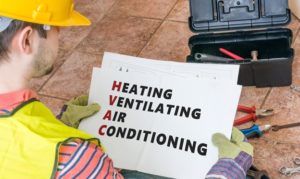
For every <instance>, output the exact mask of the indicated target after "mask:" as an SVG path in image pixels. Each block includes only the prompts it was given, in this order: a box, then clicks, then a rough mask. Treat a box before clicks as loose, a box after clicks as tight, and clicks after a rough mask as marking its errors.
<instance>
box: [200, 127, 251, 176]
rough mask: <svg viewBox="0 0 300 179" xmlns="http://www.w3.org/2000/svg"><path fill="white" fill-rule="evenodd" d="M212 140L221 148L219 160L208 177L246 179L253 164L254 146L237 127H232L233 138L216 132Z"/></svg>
mask: <svg viewBox="0 0 300 179" xmlns="http://www.w3.org/2000/svg"><path fill="white" fill-rule="evenodd" d="M212 142H213V144H214V145H215V146H217V147H218V150H219V160H218V162H217V163H216V164H215V165H214V166H213V167H212V168H211V169H210V171H209V172H208V174H207V175H206V178H207V179H212V178H213V179H216V178H222V179H223V178H226V179H244V178H246V173H247V171H248V169H249V168H250V167H251V165H252V160H253V147H252V145H251V144H250V143H248V141H247V139H246V138H245V136H244V134H243V133H241V132H240V131H239V130H238V129H237V128H235V127H234V128H233V129H232V135H231V140H229V139H227V138H226V137H225V136H224V135H223V134H220V133H216V134H214V135H213V137H212Z"/></svg>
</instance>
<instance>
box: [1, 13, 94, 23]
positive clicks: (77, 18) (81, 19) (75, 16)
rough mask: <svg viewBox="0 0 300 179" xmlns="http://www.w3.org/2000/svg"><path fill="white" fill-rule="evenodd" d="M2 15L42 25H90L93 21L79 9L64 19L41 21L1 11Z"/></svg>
mask: <svg viewBox="0 0 300 179" xmlns="http://www.w3.org/2000/svg"><path fill="white" fill-rule="evenodd" d="M0 16H4V17H9V18H11V19H16V20H21V21H25V22H32V23H36V24H42V25H52V26H89V25H91V21H90V20H89V19H88V18H86V17H85V16H83V15H81V14H80V13H79V12H77V11H73V12H72V14H71V15H70V17H69V18H68V19H66V20H64V21H43V20H41V21H39V20H34V19H31V18H26V17H18V16H14V15H9V14H5V13H0Z"/></svg>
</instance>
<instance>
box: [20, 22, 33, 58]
mask: <svg viewBox="0 0 300 179" xmlns="http://www.w3.org/2000/svg"><path fill="white" fill-rule="evenodd" d="M33 40H34V33H33V29H32V27H30V26H27V27H25V28H24V29H22V30H21V32H20V33H19V35H18V40H17V46H18V48H19V50H20V52H21V53H25V54H31V53H32V51H33Z"/></svg>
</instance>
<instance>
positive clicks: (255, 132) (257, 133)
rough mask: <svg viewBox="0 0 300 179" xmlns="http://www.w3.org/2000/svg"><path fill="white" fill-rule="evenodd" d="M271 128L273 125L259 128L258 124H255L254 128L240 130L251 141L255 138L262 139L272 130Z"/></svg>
mask: <svg viewBox="0 0 300 179" xmlns="http://www.w3.org/2000/svg"><path fill="white" fill-rule="evenodd" d="M271 127H272V126H271V125H263V126H259V125H257V124H254V125H253V126H252V127H250V128H246V129H240V131H241V132H242V133H243V134H244V135H245V136H246V137H247V138H248V139H249V138H253V137H261V136H262V135H263V133H264V132H265V131H268V130H269V129H271Z"/></svg>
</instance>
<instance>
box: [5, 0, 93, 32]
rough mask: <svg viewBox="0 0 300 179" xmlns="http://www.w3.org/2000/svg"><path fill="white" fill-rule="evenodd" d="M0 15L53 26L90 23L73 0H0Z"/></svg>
mask: <svg viewBox="0 0 300 179" xmlns="http://www.w3.org/2000/svg"><path fill="white" fill-rule="evenodd" d="M0 16H4V17H8V18H11V19H16V20H21V21H26V22H32V23H36V24H45V25H53V26H82V25H90V24H91V22H90V21H89V19H87V18H86V17H84V16H83V15H81V14H80V13H78V12H76V11H75V10H74V3H73V0H0Z"/></svg>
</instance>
